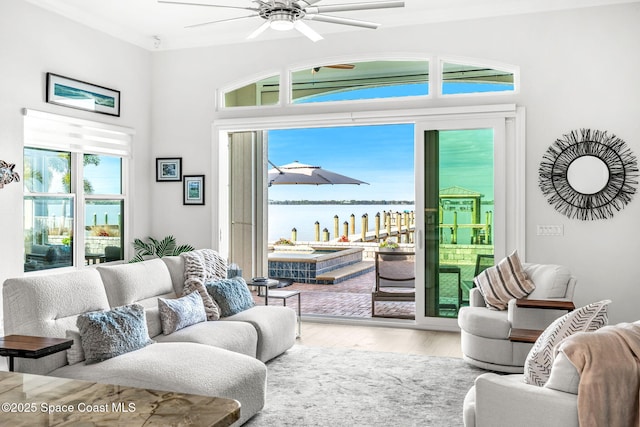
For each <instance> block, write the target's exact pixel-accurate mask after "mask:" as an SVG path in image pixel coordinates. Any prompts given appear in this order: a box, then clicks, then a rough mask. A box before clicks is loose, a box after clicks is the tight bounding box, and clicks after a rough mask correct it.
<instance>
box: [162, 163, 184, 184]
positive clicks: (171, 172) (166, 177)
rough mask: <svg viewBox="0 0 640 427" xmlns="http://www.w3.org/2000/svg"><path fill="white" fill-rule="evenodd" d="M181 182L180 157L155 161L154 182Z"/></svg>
mask: <svg viewBox="0 0 640 427" xmlns="http://www.w3.org/2000/svg"><path fill="white" fill-rule="evenodd" d="M168 181H182V157H163V158H157V159H156V182H168Z"/></svg>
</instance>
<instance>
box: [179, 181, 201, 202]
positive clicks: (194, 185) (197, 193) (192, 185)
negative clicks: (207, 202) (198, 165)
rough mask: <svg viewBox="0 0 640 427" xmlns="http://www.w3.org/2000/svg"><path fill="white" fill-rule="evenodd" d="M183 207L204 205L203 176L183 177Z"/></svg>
mask: <svg viewBox="0 0 640 427" xmlns="http://www.w3.org/2000/svg"><path fill="white" fill-rule="evenodd" d="M183 204H184V205H204V175H185V176H184V200H183Z"/></svg>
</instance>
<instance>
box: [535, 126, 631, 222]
mask: <svg viewBox="0 0 640 427" xmlns="http://www.w3.org/2000/svg"><path fill="white" fill-rule="evenodd" d="M637 178H638V163H637V160H636V157H635V155H634V154H633V153H632V152H631V149H630V148H629V147H628V146H627V144H626V143H625V142H624V141H623V140H622V139H620V138H618V137H617V136H615V135H613V134H611V135H610V134H608V133H607V132H606V131H599V130H591V129H582V130H580V131H577V130H574V131H571V132H570V133H568V134H566V135H563V136H562V138H560V139H557V140H556V141H555V142H554V143H553V144H552V145H551V146H550V147H549V148H548V149H547V151H546V153H545V154H544V156H543V159H542V162H541V163H540V169H539V185H540V189H541V190H542V193H543V194H544V195H545V197H546V198H547V201H548V202H549V203H550V204H551V205H552V206H553V207H554V208H555V209H556V210H557V211H558V212H560V213H562V214H564V215H566V216H568V217H569V218H576V219H580V220H583V221H584V220H593V219H606V218H611V217H612V216H613V215H614V213H615V212H617V211H619V210H621V209H623V208H624V207H625V206H626V205H627V204H628V203H629V202H630V201H631V198H632V196H633V195H634V194H635V193H636V187H637V185H638V180H637Z"/></svg>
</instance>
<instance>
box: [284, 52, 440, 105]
mask: <svg viewBox="0 0 640 427" xmlns="http://www.w3.org/2000/svg"><path fill="white" fill-rule="evenodd" d="M426 95H429V61H370V62H356V63H349V64H329V65H323V66H317V67H311V68H305V69H302V70H298V71H294V72H293V73H291V102H292V103H294V104H302V103H311V102H330V101H353V100H359V99H380V98H400V97H405V96H426Z"/></svg>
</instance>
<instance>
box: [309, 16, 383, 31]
mask: <svg viewBox="0 0 640 427" xmlns="http://www.w3.org/2000/svg"><path fill="white" fill-rule="evenodd" d="M304 19H309V20H312V21H321V22H328V23H330V24H342V25H351V26H354V27H362V28H370V29H372V30H375V29H376V28H378V27H379V26H380V24H376V23H375V22H367V21H360V20H358V19H349V18H340V17H338V16H327V15H306V16H305V17H304ZM298 22H300V21H298Z"/></svg>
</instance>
